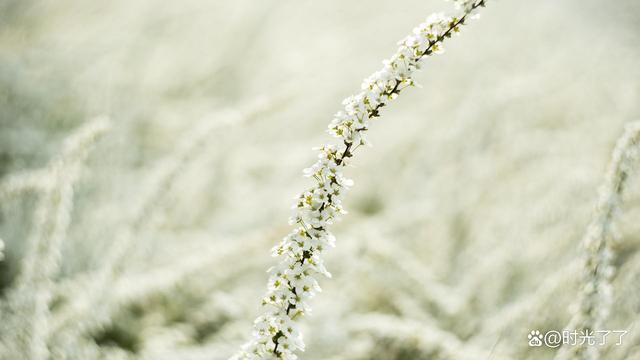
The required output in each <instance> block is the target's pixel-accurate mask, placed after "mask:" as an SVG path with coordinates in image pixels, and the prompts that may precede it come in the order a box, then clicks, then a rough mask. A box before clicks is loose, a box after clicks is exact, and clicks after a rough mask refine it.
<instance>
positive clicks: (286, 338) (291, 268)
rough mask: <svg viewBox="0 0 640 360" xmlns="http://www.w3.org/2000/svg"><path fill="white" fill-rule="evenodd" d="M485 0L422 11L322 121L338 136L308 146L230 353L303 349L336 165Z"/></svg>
mask: <svg viewBox="0 0 640 360" xmlns="http://www.w3.org/2000/svg"><path fill="white" fill-rule="evenodd" d="M485 2H486V0H475V1H462V0H457V1H456V4H457V5H459V6H461V8H462V9H463V11H462V14H461V15H459V17H447V16H445V15H443V14H435V15H432V16H430V17H429V18H427V20H426V22H424V23H422V24H420V25H419V26H418V27H416V28H415V29H414V30H413V33H412V35H409V36H408V37H406V38H404V39H403V40H401V41H400V42H399V43H398V45H399V48H398V50H397V51H396V53H395V54H394V55H393V56H392V57H391V58H390V59H389V60H385V61H384V62H383V68H382V69H381V70H379V71H377V72H375V73H373V74H371V75H370V76H369V77H367V78H366V79H364V81H363V82H362V84H361V86H360V89H361V90H360V92H358V93H356V94H354V95H352V96H349V97H348V98H346V99H345V100H344V101H343V102H342V105H343V109H342V110H340V111H338V112H337V113H336V114H335V115H334V117H333V120H332V121H331V123H330V124H329V126H328V132H329V133H330V134H331V135H332V136H333V137H335V138H337V139H338V143H337V144H327V145H323V146H322V147H319V148H317V149H315V150H317V151H318V159H317V161H316V162H315V163H314V164H313V165H311V166H310V167H308V168H306V169H304V171H303V173H304V175H305V176H306V177H308V178H313V179H314V180H315V183H314V184H313V186H311V187H309V188H308V189H306V190H305V191H303V192H302V193H300V195H298V196H297V197H296V198H295V199H296V200H295V203H294V205H293V206H292V208H293V212H294V213H293V215H292V216H291V218H290V219H289V223H290V224H291V225H293V226H294V229H293V231H292V232H291V233H289V234H288V235H287V236H285V237H284V238H283V239H282V240H281V241H280V243H279V244H278V245H276V246H275V247H274V248H273V249H272V254H273V255H274V256H276V257H278V258H280V263H279V264H278V265H277V266H275V267H272V268H271V269H269V271H268V272H269V274H270V277H269V281H268V288H267V294H266V295H265V297H264V298H263V301H262V304H263V305H265V306H267V310H266V311H265V313H264V314H263V315H261V316H260V317H258V319H257V320H256V321H255V325H254V336H253V338H252V339H251V341H250V342H249V343H248V344H247V345H245V346H244V347H243V350H242V351H241V352H239V353H238V354H236V355H235V356H234V357H233V359H253V358H259V359H263V358H274V357H275V358H277V359H296V358H297V357H296V355H295V351H297V350H301V351H302V350H304V342H303V341H302V335H301V334H300V332H299V330H298V328H297V325H296V322H295V320H297V319H298V318H300V317H301V316H302V315H304V314H308V313H309V312H310V311H311V308H310V306H309V300H310V299H312V298H313V297H314V296H315V295H316V294H317V293H318V292H320V291H321V288H320V284H319V282H318V278H317V276H318V275H322V276H326V277H330V276H331V274H330V273H329V272H328V271H327V269H326V268H325V266H324V260H323V258H322V254H323V253H324V252H325V251H326V250H327V249H328V248H330V247H333V246H335V237H334V236H333V235H332V234H331V233H330V232H329V230H328V227H329V225H331V224H332V223H333V222H334V221H337V220H339V219H340V217H341V215H343V214H346V213H347V212H346V211H345V210H344V208H343V207H342V198H343V196H344V194H345V193H346V192H347V191H348V190H349V188H350V187H351V186H353V181H352V180H351V179H348V178H346V177H345V176H344V175H343V174H342V172H341V170H340V169H341V168H343V167H345V166H346V165H348V163H349V159H350V158H351V157H352V156H353V154H354V151H355V150H356V149H357V148H358V147H359V146H361V145H368V144H369V142H368V140H367V139H366V138H365V136H364V133H365V132H366V131H367V130H368V129H369V125H370V124H369V123H370V120H371V119H375V118H377V117H379V116H380V113H379V111H380V109H381V108H382V107H383V106H386V105H387V104H388V103H389V102H390V101H391V100H393V99H394V98H396V97H397V96H398V94H399V93H400V92H401V91H402V90H403V89H404V88H406V87H409V86H414V85H415V82H414V80H413V78H412V75H413V73H414V72H415V71H416V70H418V69H419V62H420V61H421V60H422V59H424V58H425V57H427V56H430V55H433V54H439V53H442V52H443V51H444V48H443V47H442V42H443V41H444V40H445V39H446V38H448V37H450V36H451V35H452V34H454V33H456V32H458V31H459V27H460V26H461V25H463V24H464V19H465V18H466V17H467V16H468V14H470V13H471V12H472V11H475V9H476V8H478V7H479V6H481V5H484V3H485Z"/></svg>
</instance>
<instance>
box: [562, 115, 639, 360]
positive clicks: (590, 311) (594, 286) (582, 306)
mask: <svg viewBox="0 0 640 360" xmlns="http://www.w3.org/2000/svg"><path fill="white" fill-rule="evenodd" d="M639 145H640V122H634V123H631V124H629V125H627V127H626V130H625V133H624V135H622V137H620V139H619V140H618V142H617V144H616V146H615V149H614V150H613V155H612V157H611V162H610V163H609V168H608V169H607V172H606V174H605V179H604V183H603V184H602V186H601V187H600V190H599V198H598V203H597V205H596V212H595V215H594V217H593V219H592V220H591V223H590V224H589V227H588V229H587V232H586V234H585V237H584V239H583V241H582V246H583V251H584V258H583V261H584V263H583V270H582V272H583V273H582V280H581V292H580V294H579V297H578V302H577V304H576V305H575V312H574V314H573V316H572V318H571V320H570V322H569V326H568V328H569V329H577V330H579V331H583V330H586V331H597V330H604V323H605V321H606V319H607V317H608V316H609V313H610V311H611V305H612V303H613V287H612V284H611V281H612V278H613V275H614V273H615V267H614V264H613V260H614V258H615V249H614V248H615V243H616V242H617V241H618V240H619V235H618V232H617V230H616V225H615V219H616V216H617V215H618V214H619V213H620V209H621V205H622V195H623V193H624V190H625V186H626V183H627V181H628V179H629V176H630V175H631V172H632V171H633V165H634V162H637V161H638V159H639V157H640V146H639ZM557 358H559V359H567V358H571V359H573V358H579V359H590V360H592V359H598V358H599V348H598V347H597V346H587V345H584V344H582V346H580V345H578V346H574V347H565V348H563V349H562V350H561V351H559V353H558V356H557Z"/></svg>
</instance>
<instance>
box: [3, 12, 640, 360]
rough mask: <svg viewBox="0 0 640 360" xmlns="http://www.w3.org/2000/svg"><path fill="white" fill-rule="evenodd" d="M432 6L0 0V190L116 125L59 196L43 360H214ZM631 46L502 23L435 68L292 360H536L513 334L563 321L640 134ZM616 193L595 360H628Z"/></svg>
mask: <svg viewBox="0 0 640 360" xmlns="http://www.w3.org/2000/svg"><path fill="white" fill-rule="evenodd" d="M450 8H451V4H450V3H446V2H442V1H436V0H429V1H417V0H407V1H402V2H390V1H382V0H376V1H367V2H366V3H364V2H355V1H352V2H345V1H338V0H325V1H312V0H295V1H294V0H263V1H249V0H237V1H224V2H223V1H197V0H184V1H180V2H175V1H150V0H139V1H125V0H112V1H108V2H100V1H80V0H63V1H50V0H47V1H35V0H2V1H1V2H0V181H2V179H7V178H9V177H10V176H12V175H14V174H20V173H25V172H30V171H33V170H38V169H44V168H46V167H47V166H48V165H47V164H50V162H51V161H52V159H55V158H56V156H58V155H59V154H60V153H61V151H62V144H63V141H64V139H65V138H66V137H67V136H69V134H71V133H72V132H73V131H74V130H75V129H77V128H79V127H80V126H82V125H83V124H85V123H86V122H87V121H89V120H91V119H92V118H94V117H95V116H97V115H107V116H108V117H109V118H110V119H111V122H112V126H111V129H110V131H109V132H108V133H106V134H105V135H104V136H103V137H102V138H100V139H99V140H98V141H97V142H96V143H95V144H94V145H93V149H92V151H91V153H90V154H89V156H88V158H87V159H86V161H84V162H83V164H84V165H83V169H82V175H81V177H80V178H79V180H78V182H77V183H76V184H75V193H74V195H73V209H72V211H71V214H70V216H71V218H70V219H71V220H70V225H69V227H68V231H66V234H65V235H64V239H63V242H62V243H61V248H60V254H61V261H60V266H59V270H58V271H56V273H55V282H54V283H53V284H51V289H52V292H53V295H52V296H53V298H52V301H51V313H52V315H51V317H52V324H53V325H52V327H51V332H52V333H51V335H50V336H49V337H48V339H47V348H48V351H50V355H49V356H50V357H51V358H53V359H94V358H95V359H158V360H161V359H209V360H210V359H226V358H228V357H229V356H230V355H231V354H232V353H233V352H234V351H235V350H236V349H237V348H238V347H239V346H240V345H241V344H242V343H243V342H244V341H245V340H246V339H248V337H249V335H250V332H251V324H252V321H253V319H254V318H255V317H256V316H257V315H259V313H260V311H261V310H260V307H259V300H260V298H261V296H262V294H263V293H264V291H265V284H266V279H267V274H266V273H265V270H266V269H267V268H268V267H269V266H271V264H273V263H274V261H275V259H273V258H272V257H271V256H270V248H271V247H272V246H273V245H275V244H276V243H277V242H278V241H279V240H280V239H281V238H282V237H283V236H285V235H286V234H287V233H288V231H289V226H288V225H287V219H288V216H289V215H290V211H291V210H290V207H291V205H292V203H293V197H294V196H296V195H297V193H298V192H299V191H301V190H303V189H304V188H306V186H307V185H308V184H309V182H308V179H305V178H304V177H302V176H301V170H302V169H303V168H305V167H307V166H309V165H310V164H311V163H312V162H313V161H314V160H315V156H316V155H315V153H314V152H313V151H312V150H311V148H312V147H314V146H319V145H321V144H323V143H325V142H326V141H327V140H328V135H327V134H326V133H325V129H326V126H327V124H328V123H329V121H330V120H331V117H332V115H333V114H334V113H335V112H336V111H338V110H339V109H340V103H341V101H342V99H343V98H345V97H347V96H349V95H350V94H352V93H354V92H355V91H356V90H358V89H359V86H360V82H361V80H362V79H363V78H364V77H365V76H367V75H369V74H370V73H372V72H374V71H375V70H377V69H379V68H380V67H381V61H382V60H383V59H385V58H388V57H389V56H391V54H392V53H393V52H394V51H395V49H396V47H397V45H396V42H397V41H398V40H400V39H401V38H403V37H404V36H405V35H407V34H409V32H410V31H411V29H412V28H413V27H414V26H416V25H417V24H419V23H420V22H421V21H423V20H424V18H425V17H426V16H427V15H429V14H430V13H433V12H435V11H440V10H448V9H450ZM639 24H640V3H638V2H637V1H633V0H621V1H616V2H605V1H596V0H581V1H578V0H567V1H562V2H559V1H554V0H539V1H526V2H525V1H496V2H490V4H489V6H488V7H487V8H486V9H483V11H482V17H481V19H480V21H476V22H472V23H471V24H470V25H469V26H466V27H465V28H464V29H463V35H462V36H461V37H460V38H454V39H452V40H451V41H448V42H447V43H446V44H445V48H446V49H447V51H446V53H445V54H444V55H442V56H438V57H434V58H431V59H428V60H427V62H426V63H425V64H424V67H423V71H421V72H420V73H419V74H418V75H417V76H416V80H417V81H418V82H419V83H420V84H421V85H422V88H416V89H410V90H407V91H405V92H403V94H402V96H401V97H399V98H398V99H397V100H396V101H394V103H393V104H392V105H391V106H389V107H388V108H385V109H384V112H383V115H382V117H381V118H380V119H377V120H375V124H374V126H372V128H371V131H370V132H369V136H370V140H371V141H372V143H373V145H374V146H373V147H372V148H366V149H363V151H359V152H358V154H357V156H356V157H355V158H354V162H353V166H352V167H350V168H349V169H347V170H346V173H347V175H348V176H349V177H351V178H353V179H354V180H355V186H354V188H353V190H352V191H351V193H350V194H349V195H348V197H347V200H346V203H345V208H346V209H347V210H348V211H349V215H347V216H345V218H344V219H343V221H342V222H340V223H339V224H337V225H336V226H334V228H333V230H334V233H335V235H336V237H337V239H338V241H337V247H336V248H335V249H334V250H332V251H331V252H330V253H329V255H328V258H327V262H328V264H327V265H328V269H329V271H331V273H332V274H333V279H325V280H323V281H322V282H321V286H322V287H323V292H322V293H321V294H320V295H319V296H318V297H317V298H315V299H314V300H313V308H314V309H313V314H312V316H309V317H307V318H306V319H304V321H303V330H304V338H305V341H306V343H307V350H306V351H305V352H304V353H303V354H301V358H302V359H334V360H338V359H385V360H386V359H398V360H400V359H551V358H552V357H553V354H554V351H555V350H554V349H549V348H544V347H543V348H530V347H529V346H528V345H527V334H528V333H529V332H530V331H531V330H535V329H538V330H540V331H548V330H554V329H555V330H561V329H562V328H563V327H564V326H565V325H566V324H567V322H568V320H569V316H570V314H571V310H570V308H569V307H570V305H571V304H572V303H573V302H574V301H575V300H576V296H577V293H578V289H577V287H578V282H577V281H578V280H579V274H580V272H579V269H578V268H577V267H576V266H575V265H576V261H577V260H578V258H579V256H580V241H581V238H582V236H583V234H584V233H585V230H586V226H587V224H588V223H589V220H590V219H591V215H592V213H593V211H592V210H593V206H594V205H595V201H596V199H597V188H598V186H599V184H600V183H601V182H602V180H603V174H604V171H605V169H606V165H607V163H608V160H609V158H610V154H611V151H612V149H613V146H614V144H615V141H616V139H617V138H618V137H619V136H620V135H621V134H622V131H623V128H624V124H625V123H626V122H629V121H632V120H637V119H640V102H639V101H638V99H639V98H640V66H638V65H639V64H638V58H639V56H640V47H639V46H638V45H640V25H639ZM45 176H46V175H45ZM629 185H630V188H629V191H628V192H627V194H626V196H625V206H624V208H623V212H622V216H621V217H620V219H619V231H620V234H621V236H622V240H621V241H620V243H619V244H617V245H616V246H617V249H618V251H619V254H620V256H619V257H618V258H617V260H616V265H617V266H618V268H619V270H618V272H617V274H616V277H615V280H614V291H615V293H614V298H615V303H614V306H613V309H614V311H613V312H612V314H611V317H610V319H609V321H608V328H609V329H625V330H628V331H629V335H628V336H627V338H625V342H624V344H623V345H622V346H609V347H607V348H606V349H605V356H606V358H607V359H640V348H639V347H638V345H639V342H638V339H640V328H639V327H640V324H637V321H638V320H639V319H640V317H639V316H638V313H639V311H640V289H638V287H637V285H638V281H639V280H640V253H639V252H638V249H639V245H640V237H639V235H638V234H640V232H639V231H640V221H638V219H639V218H640V206H639V205H640V186H639V182H638V181H637V179H632V180H631V181H630V183H629ZM37 204H38V191H25V192H23V193H20V194H18V195H17V196H10V197H5V198H2V199H0V238H1V239H3V241H4V246H5V249H4V259H3V260H2V261H0V295H1V296H2V298H4V299H6V298H8V297H9V296H8V294H9V293H10V292H11V289H12V288H14V287H15V286H16V283H17V282H18V280H17V279H18V277H19V274H20V271H21V266H22V265H21V260H22V259H23V258H24V257H25V254H26V253H27V252H28V246H27V244H28V241H27V239H28V238H29V237H30V234H31V233H32V232H33V231H34V228H35V226H34V211H35V208H36V207H37ZM105 269H107V270H105ZM95 274H103V275H104V274H107V275H104V276H103V277H102V278H100V279H102V280H100V281H97V280H95V279H96V277H95ZM77 299H79V302H80V303H83V304H85V305H84V307H83V306H78V307H72V306H69V304H73V303H74V301H76V300H77ZM9 315H10V314H9ZM4 316H8V315H7V313H6V312H5V314H2V313H0V317H4ZM1 321H2V319H0V322H1ZM79 324H81V325H79ZM19 358H20V357H19V355H18V354H15V359H19Z"/></svg>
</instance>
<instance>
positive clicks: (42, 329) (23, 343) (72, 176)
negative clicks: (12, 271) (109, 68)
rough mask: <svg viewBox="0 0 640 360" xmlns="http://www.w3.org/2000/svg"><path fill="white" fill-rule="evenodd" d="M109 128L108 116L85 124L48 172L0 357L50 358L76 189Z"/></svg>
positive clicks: (11, 297) (12, 295)
mask: <svg viewBox="0 0 640 360" xmlns="http://www.w3.org/2000/svg"><path fill="white" fill-rule="evenodd" d="M108 127H109V121H108V120H107V119H106V118H103V117H100V118H97V119H96V120H94V121H91V122H89V123H88V124H86V125H85V126H83V127H81V128H80V129H79V130H78V131H76V132H75V133H74V134H72V135H71V136H70V137H69V138H67V139H66V140H65V141H64V144H63V150H62V153H61V155H60V156H58V157H56V158H55V159H54V160H52V161H51V162H50V163H49V165H48V166H47V168H46V171H45V172H44V173H43V174H44V176H45V177H44V178H43V179H41V181H42V183H43V184H44V187H43V188H42V191H41V193H40V194H39V200H38V203H37V205H36V210H35V215H34V224H33V230H32V233H31V235H30V239H29V242H28V248H27V253H26V254H25V256H24V259H23V263H22V269H21V274H20V276H19V278H18V283H17V285H16V287H15V289H13V290H12V291H11V292H10V294H9V296H8V304H7V306H8V308H9V310H10V311H9V313H10V314H11V315H12V316H14V317H15V319H13V320H14V321H7V323H6V324H2V325H3V326H2V327H0V332H2V344H1V345H2V347H0V355H3V353H5V354H4V355H7V353H8V354H11V355H13V356H18V354H20V355H21V356H24V357H25V358H29V359H36V360H37V359H45V358H47V354H48V351H47V346H46V339H47V335H48V332H49V317H50V313H49V302H50V301H51V297H52V287H53V277H54V276H55V275H56V272H57V270H58V268H59V264H60V256H61V254H60V248H61V245H62V242H63V241H64V239H65V237H66V233H67V229H68V227H69V223H70V220H71V211H72V209H73V193H74V191H73V187H74V184H75V182H76V181H77V180H78V177H79V175H80V170H81V168H82V166H83V163H84V160H85V158H86V157H87V155H88V153H89V151H90V149H91V148H92V145H93V144H94V143H95V141H96V139H97V138H98V137H99V136H101V135H102V134H104V132H105V131H106V130H107V129H108Z"/></svg>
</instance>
